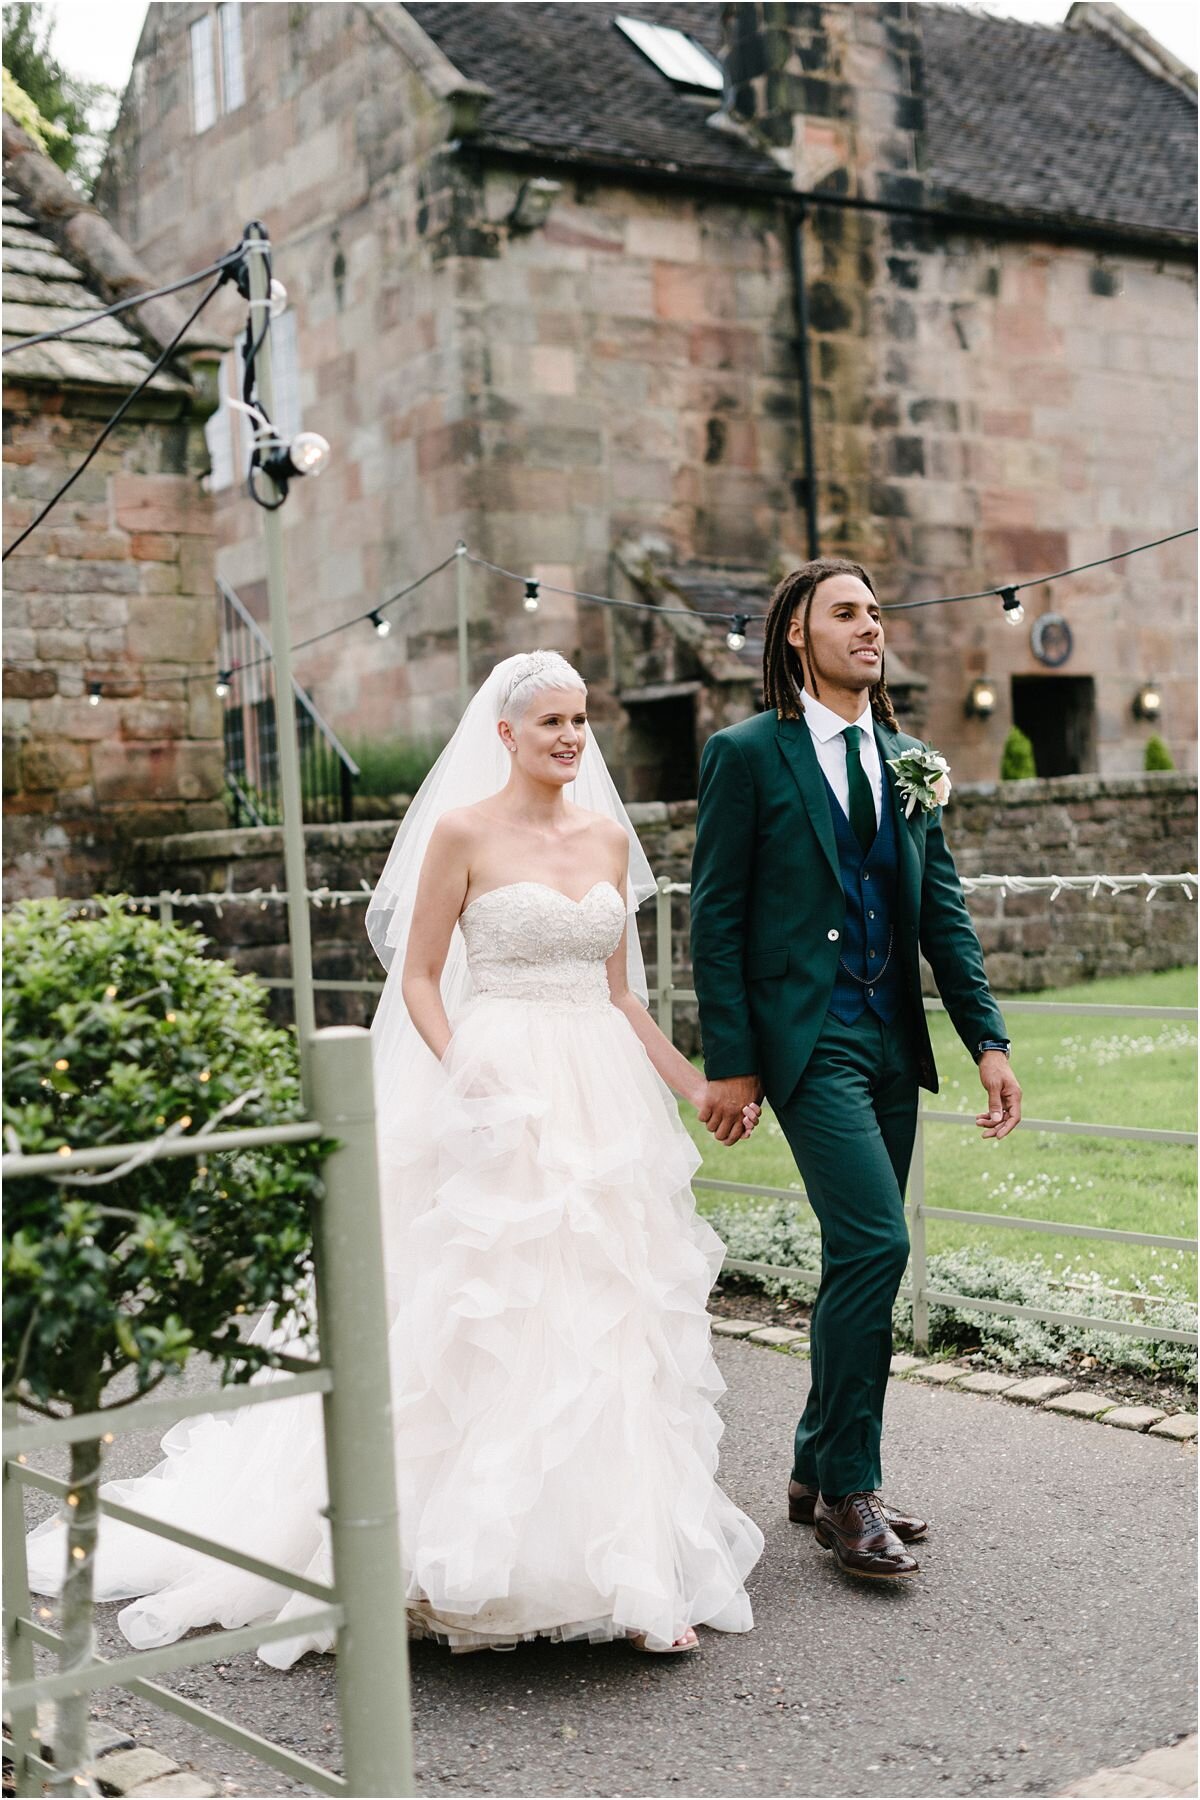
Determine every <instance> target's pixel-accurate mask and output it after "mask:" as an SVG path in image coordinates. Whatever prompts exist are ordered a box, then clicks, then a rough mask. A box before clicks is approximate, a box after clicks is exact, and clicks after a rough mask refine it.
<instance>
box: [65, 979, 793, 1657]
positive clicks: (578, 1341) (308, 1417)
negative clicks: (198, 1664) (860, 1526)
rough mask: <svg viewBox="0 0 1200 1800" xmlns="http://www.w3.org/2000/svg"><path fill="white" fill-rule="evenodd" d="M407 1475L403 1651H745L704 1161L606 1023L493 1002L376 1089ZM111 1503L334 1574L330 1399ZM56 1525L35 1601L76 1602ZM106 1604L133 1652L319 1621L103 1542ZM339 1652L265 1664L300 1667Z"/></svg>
mask: <svg viewBox="0 0 1200 1800" xmlns="http://www.w3.org/2000/svg"><path fill="white" fill-rule="evenodd" d="M376 1098H377V1106H378V1111H379V1116H380V1121H381V1130H380V1164H381V1181H382V1192H383V1210H384V1238H385V1258H386V1264H387V1276H388V1297H389V1311H390V1316H391V1327H390V1336H389V1347H390V1356H391V1369H392V1384H393V1416H394V1426H395V1448H396V1476H397V1484H398V1492H399V1502H400V1519H401V1536H402V1550H403V1565H404V1570H405V1578H406V1583H407V1594H406V1603H407V1607H408V1614H409V1619H410V1623H411V1627H412V1629H413V1630H414V1631H415V1632H416V1633H418V1634H425V1635H432V1636H436V1637H438V1638H440V1639H442V1640H444V1641H446V1642H449V1643H450V1644H451V1645H454V1646H457V1647H460V1648H461V1647H468V1646H473V1645H478V1644H491V1645H497V1646H506V1645H511V1644H515V1643H517V1642H519V1641H520V1640H521V1639H523V1638H529V1637H535V1636H547V1637H551V1638H576V1637H583V1638H590V1639H593V1640H595V1639H605V1638H611V1637H617V1636H623V1635H624V1634H626V1633H627V1632H633V1631H636V1632H645V1633H647V1634H648V1635H649V1638H650V1641H651V1642H652V1643H658V1644H667V1643H670V1642H671V1641H672V1640H673V1639H674V1638H676V1637H678V1636H679V1635H680V1634H681V1633H682V1632H683V1631H684V1630H685V1629H686V1627H688V1626H689V1625H698V1624H704V1625H709V1626H712V1627H714V1628H716V1629H719V1630H725V1631H746V1630H748V1629H749V1628H750V1626H751V1623H752V1619H751V1611H750V1603H749V1600H748V1599H747V1596H746V1593H745V1589H744V1586H743V1583H744V1580H745V1577H746V1575H747V1573H748V1572H749V1570H750V1569H751V1568H752V1567H753V1565H754V1563H755V1562H756V1560H757V1558H758V1556H759V1554H760V1552H761V1550H762V1542H763V1540H762V1534H761V1532H760V1531H759V1530H758V1527H757V1526H756V1525H754V1524H753V1522H752V1521H751V1520H750V1519H748V1518H747V1517H746V1516H745V1514H743V1513H742V1512H740V1511H739V1510H738V1508H737V1507H736V1506H734V1504H733V1503H732V1501H730V1500H729V1499H728V1498H727V1497H726V1496H725V1494H724V1493H722V1491H721V1489H720V1488H719V1487H718V1486H717V1483H716V1470H717V1445H718V1439H719V1437H720V1434H721V1429H722V1427H721V1422H720V1419H719V1417H718V1415H717V1412H716V1408H715V1404H714V1403H715V1401H716V1400H717V1398H718V1397H719V1395H720V1394H721V1393H722V1391H723V1388H724V1383H723V1382H722V1380H721V1377H720V1374H719V1373H718V1371H717V1368H716V1364H715V1362H714V1360H713V1356H712V1351H711V1347H710V1342H709V1328H708V1318H707V1299H708V1293H709V1289H710V1286H711V1284H712V1281H713V1279H714V1278H715V1276H716V1274H717V1272H718V1270H719V1268H720V1264H721V1258H722V1246H721V1243H720V1240H719V1239H718V1238H717V1236H716V1234H715V1233H714V1232H713V1231H712V1230H711V1229H710V1227H709V1226H708V1225H707V1224H705V1223H704V1221H703V1220H701V1219H700V1218H699V1217H698V1216H697V1214H696V1209H695V1204H694V1201H693V1199H692V1194H691V1187H690V1182H691V1177H692V1175H693V1174H694V1172H695V1169H696V1167H697V1166H698V1163H699V1156H698V1154H697V1152H696V1150H695V1148H694V1146H693V1144H692V1142H691V1139H690V1138H689V1137H688V1134H687V1132H686V1131H685V1130H684V1128H683V1126H682V1124H681V1123H680V1121H679V1118H678V1114H677V1112H676V1108H675V1102H674V1099H673V1098H672V1096H671V1094H670V1093H669V1092H668V1090H667V1088H666V1087H665V1086H664V1084H663V1083H662V1082H661V1081H660V1079H659V1078H658V1076H657V1075H656V1074H655V1072H654V1070H653V1068H652V1067H651V1064H650V1061H649V1058H648V1057H647V1055H646V1053H645V1051H644V1049H643V1048H642V1045H641V1044H640V1042H639V1041H638V1039H637V1036H636V1034H635V1033H634V1031H633V1029H632V1027H631V1026H630V1024H629V1021H628V1020H627V1019H626V1018H625V1016H624V1015H623V1014H622V1013H621V1012H619V1011H618V1010H617V1009H616V1008H615V1007H612V1006H607V1005H601V1006H572V1005H563V1006H553V1005H549V1006H548V1005H546V1004H545V1003H539V1002H531V1001H525V1000H519V999H507V998H503V999H502V998H477V999H475V1000H473V1001H472V1002H471V1003H470V1004H469V1005H468V1007H467V1009H466V1010H465V1012H464V1013H463V1015H462V1016H461V1017H460V1018H459V1019H458V1020H457V1021H456V1026H455V1031H454V1036H453V1039H452V1041H451V1045H450V1048H449V1050H448V1052H447V1054H446V1057H445V1059H444V1060H443V1061H442V1062H440V1063H439V1062H438V1061H437V1060H436V1059H435V1058H434V1057H433V1056H432V1055H430V1054H429V1053H428V1052H424V1050H423V1047H422V1056H421V1058H420V1060H419V1061H418V1064H417V1066H416V1068H415V1069H414V1071H413V1074H412V1079H411V1080H409V1081H407V1082H406V1083H405V1084H404V1092H403V1093H399V1094H393V1093H380V1094H378V1095H377V1097H376ZM163 1450H164V1452H165V1460H164V1461H163V1462H162V1463H160V1464H159V1465H158V1467H157V1468H155V1469H154V1470H152V1471H151V1472H150V1474H148V1475H146V1476H144V1477H141V1478H139V1479H137V1480H134V1481H123V1482H113V1483H109V1484H107V1485H106V1486H105V1488H104V1489H103V1492H104V1494H105V1496H106V1497H109V1498H112V1499H114V1500H117V1501H119V1502H121V1503H122V1504H124V1505H127V1506H132V1507H136V1508H137V1509H138V1510H142V1511H146V1512H149V1513H152V1514H154V1515H155V1516H157V1517H161V1518H165V1519H169V1520H170V1521H171V1522H172V1523H174V1524H177V1525H182V1526H185V1527H188V1528H190V1529H192V1530H194V1531H198V1532H203V1533H205V1534H206V1535H208V1536H210V1537H212V1538H215V1539H216V1540H218V1541H219V1542H221V1543H223V1544H228V1545H231V1546H233V1547H235V1548H237V1549H240V1550H243V1551H246V1552H249V1553H251V1554H254V1555H258V1556H260V1557H263V1558H264V1559H267V1560H270V1561H272V1562H276V1563H279V1564H282V1565H283V1566H285V1567H287V1568H290V1569H294V1570H296V1571H297V1572H299V1573H301V1574H305V1575H308V1576H309V1577H310V1578H312V1579H315V1580H326V1581H327V1580H329V1579H331V1576H332V1569H331V1563H330V1557H329V1548H328V1537H327V1531H326V1528H325V1525H324V1522H323V1520H322V1517H321V1508H322V1507H323V1506H324V1505H325V1503H326V1493H325V1482H324V1462H323V1449H322V1433H321V1413H320V1402H319V1400H317V1399H315V1398H303V1399H299V1400H288V1401H281V1402H279V1403H278V1404H275V1405H270V1406H265V1407H264V1406H258V1407H254V1408H251V1409H248V1410H245V1411H240V1412H235V1413H232V1414H225V1415H223V1416H218V1415H211V1414H210V1415H206V1416H204V1417H202V1418H199V1419H196V1420H190V1421H187V1422H185V1423H183V1424H180V1425H179V1426H177V1427H176V1428H175V1429H173V1430H172V1431H171V1432H170V1433H169V1434H168V1436H167V1437H166V1438H165V1439H164V1440H163ZM62 1556H63V1542H62V1533H61V1530H60V1528H58V1527H57V1526H56V1525H54V1524H52V1523H48V1524H47V1525H46V1526H43V1527H39V1529H38V1530H37V1531H36V1532H34V1533H33V1534H32V1535H31V1537H30V1539H29V1561H30V1575H31V1585H32V1586H33V1587H34V1589H35V1591H37V1592H41V1593H51V1592H55V1591H57V1589H58V1587H59V1585H60V1583H61V1573H62ZM96 1573H97V1592H98V1594H99V1596H100V1597H101V1598H104V1599H117V1598H125V1597H128V1596H130V1595H137V1596H142V1597H141V1598H138V1599H137V1600H136V1601H135V1603H134V1604H132V1605H130V1606H127V1607H125V1608H124V1609H123V1610H122V1612H121V1613H120V1615H119V1623H120V1625H121V1627H122V1629H123V1631H124V1632H125V1635H126V1636H127V1637H128V1638H129V1640H130V1642H131V1643H133V1644H135V1645H137V1646H138V1647H139V1648H148V1647H152V1646H156V1645H159V1644H162V1643H167V1642H170V1641H172V1640H173V1639H175V1638H177V1637H179V1636H181V1635H182V1634H183V1633H184V1632H186V1631H188V1630H190V1629H192V1628H194V1627H196V1626H198V1625H204V1624H209V1623H213V1622H215V1623H218V1624H221V1625H224V1626H237V1625H242V1624H245V1623H247V1622H249V1621H250V1620H258V1619H263V1618H275V1617H285V1618H286V1617H288V1616H297V1617H298V1616H300V1615H301V1614H302V1613H303V1612H304V1611H306V1610H308V1609H310V1608H311V1606H312V1602H311V1601H309V1600H307V1599H305V1598H304V1597H303V1596H299V1595H290V1596H289V1595H288V1593H287V1591H286V1590H285V1589H283V1588H280V1587H277V1586H273V1585H272V1584H270V1583H267V1582H264V1581H261V1580H259V1579H257V1578H255V1577H253V1576H250V1575H247V1574H245V1573H243V1572H241V1571H239V1570H236V1569H231V1568H228V1567H226V1566H224V1565H222V1564H219V1563H217V1562H215V1561H213V1560H212V1559H211V1558H207V1557H202V1556H198V1555H196V1554H195V1553H192V1552H187V1551H183V1550H180V1549H178V1548H177V1547H175V1546H173V1545H171V1544H169V1543H167V1542H165V1541H164V1540H161V1539H157V1538H153V1537H151V1536H149V1535H148V1534H147V1533H145V1532H140V1531H137V1530H135V1529H133V1528H132V1527H128V1526H122V1525H120V1524H117V1523H115V1522H114V1521H112V1520H107V1519H106V1520H104V1522H103V1525H102V1530H101V1546H100V1551H99V1554H98V1557H97V1570H96ZM329 1647H330V1640H329V1639H328V1638H327V1637H326V1638H321V1639H318V1638H315V1637H297V1638H296V1639H289V1640H287V1641H286V1642H284V1643H282V1644H274V1645H270V1646H267V1647H266V1648H264V1649H263V1650H262V1652H261V1653H260V1654H261V1655H262V1656H263V1658H264V1659H265V1660H267V1661H269V1662H272V1663H274V1664H276V1665H277V1666H281V1667H282V1666H286V1665H287V1664H289V1663H290V1662H292V1661H294V1660H295V1658H296V1657H297V1656H299V1655H301V1654H303V1652H304V1651H305V1650H308V1649H327V1648H329Z"/></svg>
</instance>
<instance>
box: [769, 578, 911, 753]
mask: <svg viewBox="0 0 1200 1800" xmlns="http://www.w3.org/2000/svg"><path fill="white" fill-rule="evenodd" d="M831 575H857V577H858V579H859V580H860V581H861V582H862V583H863V585H864V587H868V588H870V590H871V592H872V594H873V593H874V592H875V587H874V583H873V582H872V580H871V577H870V576H869V575H868V574H867V571H866V570H865V569H864V568H863V567H862V565H861V563H856V562H848V561H847V560H846V559H845V558H844V557H841V556H819V557H817V558H816V559H815V560H814V561H813V562H806V563H801V564H800V567H799V568H798V569H793V570H792V572H791V574H790V575H785V576H784V578H783V580H782V581H781V582H780V583H779V586H778V587H777V588H776V589H775V592H774V593H773V594H772V595H771V604H770V607H769V609H768V612H767V622H766V626H765V627H764V633H765V635H764V642H763V702H764V704H765V705H766V706H769V707H770V706H773V707H774V708H775V714H776V717H777V718H780V719H799V718H801V717H802V716H803V713H804V700H803V697H802V694H801V689H802V688H803V687H804V685H805V676H806V673H807V680H808V691H809V693H810V694H812V695H814V696H815V697H816V698H817V699H819V698H820V690H819V688H818V686H817V676H816V671H815V670H814V669H813V668H812V667H811V666H810V667H809V669H808V670H807V671H806V670H805V667H804V663H803V662H802V660H801V658H800V654H799V652H798V651H797V650H795V649H794V648H793V646H792V645H791V644H789V643H788V638H787V633H788V626H789V625H790V624H791V622H792V620H793V618H794V617H795V615H796V612H797V610H798V609H799V608H800V607H803V608H804V617H803V620H802V625H803V629H804V642H805V644H807V643H808V642H809V636H808V621H809V614H810V613H811V612H812V603H813V595H814V594H815V593H816V591H817V589H818V588H819V587H820V585H821V583H822V582H823V581H826V580H828V578H829V577H830V576H831ZM810 664H811V659H810ZM871 711H872V713H873V714H874V716H875V717H876V718H877V719H878V720H879V722H880V724H881V725H888V726H890V727H891V729H892V730H893V731H896V730H898V729H899V727H898V726H897V724H896V715H895V713H894V712H893V710H892V702H891V697H890V696H889V694H888V691H887V682H886V681H885V680H884V675H883V663H882V661H881V662H880V666H879V680H878V681H877V682H876V683H875V685H874V686H873V687H872V689H871Z"/></svg>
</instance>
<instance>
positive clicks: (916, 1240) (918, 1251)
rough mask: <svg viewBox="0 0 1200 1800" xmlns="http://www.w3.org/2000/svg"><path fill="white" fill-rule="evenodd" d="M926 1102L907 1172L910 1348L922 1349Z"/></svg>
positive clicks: (925, 1326) (925, 1339) (925, 1340)
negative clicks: (911, 1339) (910, 1304)
mask: <svg viewBox="0 0 1200 1800" xmlns="http://www.w3.org/2000/svg"><path fill="white" fill-rule="evenodd" d="M924 1113H925V1103H924V1101H923V1100H922V1101H921V1102H920V1103H919V1105H918V1109H917V1130H916V1135H915V1137H914V1139H913V1154H912V1167H911V1169H910V1170H909V1176H908V1194H909V1239H910V1242H911V1245H912V1250H911V1255H910V1258H909V1266H910V1269H911V1273H912V1322H913V1325H912V1328H913V1349H914V1350H916V1351H917V1352H918V1353H923V1352H924V1351H926V1350H928V1348H929V1302H928V1300H927V1299H926V1298H925V1291H926V1289H927V1288H928V1286H929V1277H928V1275H927V1273H926V1268H925V1248H926V1246H925V1118H924Z"/></svg>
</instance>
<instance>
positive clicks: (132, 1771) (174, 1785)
mask: <svg viewBox="0 0 1200 1800" xmlns="http://www.w3.org/2000/svg"><path fill="white" fill-rule="evenodd" d="M35 1736H36V1744H35V1747H36V1749H37V1750H38V1752H39V1754H40V1755H41V1756H43V1757H44V1758H45V1759H46V1761H47V1762H53V1761H54V1707H53V1706H39V1707H38V1716H37V1732H36V1734H35ZM4 1754H5V1756H6V1757H11V1755H12V1743H11V1738H10V1731H9V1722H8V1719H7V1718H6V1719H5V1721H4ZM88 1761H89V1763H90V1765H91V1767H92V1770H93V1773H94V1774H95V1777H96V1786H97V1787H98V1788H99V1789H100V1792H101V1793H102V1794H117V1795H120V1796H122V1800H124V1797H125V1796H128V1797H129V1800H135V1797H137V1800H220V1796H222V1795H224V1793H225V1791H226V1790H225V1789H224V1788H223V1787H222V1786H221V1785H220V1783H219V1782H218V1781H217V1778H216V1776H215V1775H210V1774H209V1773H208V1772H207V1770H204V1769H193V1768H184V1767H183V1766H182V1765H181V1764H179V1763H177V1762H174V1761H173V1760H172V1758H171V1757H169V1756H163V1755H162V1754H161V1753H160V1752H159V1751H157V1750H151V1749H150V1748H149V1747H148V1746H147V1745H145V1744H139V1743H138V1742H137V1741H136V1739H134V1738H131V1737H130V1735H129V1733H128V1732H127V1731H122V1730H121V1729H120V1728H119V1727H118V1726H116V1725H107V1724H105V1722H104V1720H103V1719H93V1720H92V1722H91V1724H90V1726H89V1727H88Z"/></svg>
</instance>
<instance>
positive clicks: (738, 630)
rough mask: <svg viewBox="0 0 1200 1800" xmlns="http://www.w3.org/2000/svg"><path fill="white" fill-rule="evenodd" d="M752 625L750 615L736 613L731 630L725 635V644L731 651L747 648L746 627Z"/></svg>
mask: <svg viewBox="0 0 1200 1800" xmlns="http://www.w3.org/2000/svg"><path fill="white" fill-rule="evenodd" d="M749 623H750V615H749V614H748V613H734V615H733V619H732V622H731V627H730V629H729V630H728V631H727V632H726V634H725V642H726V643H727V644H728V645H729V648H730V649H731V650H744V649H745V648H746V627H747V625H748V624H749Z"/></svg>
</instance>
